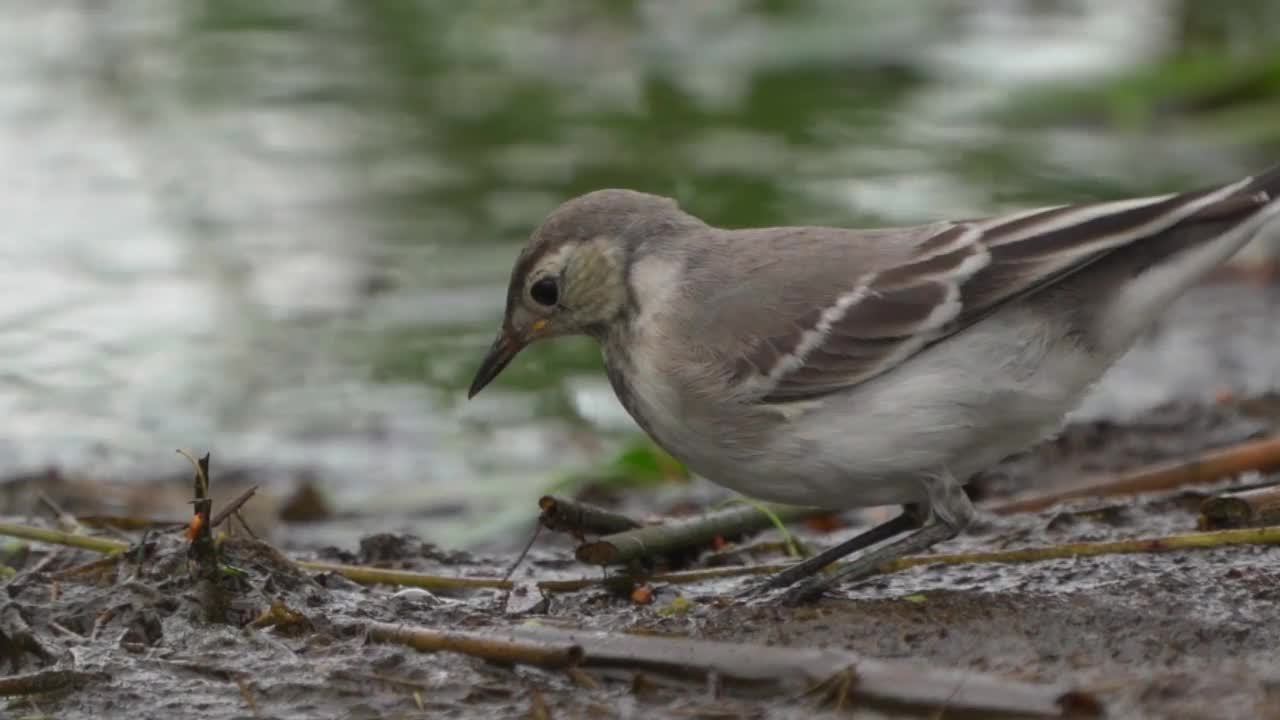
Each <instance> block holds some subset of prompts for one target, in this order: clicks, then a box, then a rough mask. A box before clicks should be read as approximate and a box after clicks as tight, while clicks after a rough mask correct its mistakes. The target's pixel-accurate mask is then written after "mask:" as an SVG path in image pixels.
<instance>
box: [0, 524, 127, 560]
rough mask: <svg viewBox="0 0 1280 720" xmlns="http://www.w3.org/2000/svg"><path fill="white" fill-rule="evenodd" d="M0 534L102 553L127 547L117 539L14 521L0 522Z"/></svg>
mask: <svg viewBox="0 0 1280 720" xmlns="http://www.w3.org/2000/svg"><path fill="white" fill-rule="evenodd" d="M0 535H7V536H9V537H18V538H23V539H25V540H34V541H36V542H42V543H49V544H50V545H66V546H67V547H74V548H80V549H82V550H92V551H94V552H98V553H102V554H104V555H109V554H112V553H119V552H124V551H125V550H128V549H129V543H126V542H121V541H119V540H108V539H106V538H97V537H89V536H88V535H76V534H75V533H69V532H63V531H62V530H50V529H48V528H39V527H33V526H31V525H17V524H14V523H0Z"/></svg>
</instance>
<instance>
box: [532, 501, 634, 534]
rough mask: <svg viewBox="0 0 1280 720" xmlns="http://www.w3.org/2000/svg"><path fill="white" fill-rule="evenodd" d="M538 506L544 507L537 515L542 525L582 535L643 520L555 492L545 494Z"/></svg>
mask: <svg viewBox="0 0 1280 720" xmlns="http://www.w3.org/2000/svg"><path fill="white" fill-rule="evenodd" d="M538 507H540V508H542V515H541V516H540V517H539V518H538V519H539V520H540V521H541V523H542V526H543V527H545V528H546V529H548V530H554V531H556V532H567V533H570V534H572V535H573V536H574V537H576V538H579V539H581V538H582V537H583V536H584V535H586V534H591V535H612V534H614V533H620V532H624V531H626V530H631V529H634V528H638V527H640V523H638V522H636V521H635V520H632V519H631V518H629V517H627V516H626V515H621V514H619V513H615V512H612V511H609V510H605V509H604V508H599V507H596V506H595V505H588V504H587V503H582V502H578V501H577V500H570V499H568V498H562V497H556V496H555V495H543V496H542V497H541V498H540V499H539V500H538Z"/></svg>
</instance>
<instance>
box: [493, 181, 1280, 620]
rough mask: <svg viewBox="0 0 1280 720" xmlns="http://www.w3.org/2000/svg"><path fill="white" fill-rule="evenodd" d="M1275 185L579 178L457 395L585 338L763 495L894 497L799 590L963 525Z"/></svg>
mask: <svg viewBox="0 0 1280 720" xmlns="http://www.w3.org/2000/svg"><path fill="white" fill-rule="evenodd" d="M1206 184H1207V183H1206ZM1278 194H1280V165H1278V166H1275V167H1273V168H1271V169H1269V170H1267V171H1264V172H1262V173H1259V174H1257V175H1254V176H1249V177H1244V178H1242V179H1238V180H1235V181H1233V182H1228V183H1225V184H1218V185H1213V186H1209V187H1201V188H1200V189H1196V190H1190V191H1183V192H1175V193H1171V194H1165V195H1158V196H1150V197H1138V198H1128V199H1122V200H1108V201H1096V202H1075V203H1068V204H1063V205H1056V206H1049V207H1039V208H1031V209H1026V210H1020V211H1017V212H1012V213H1003V214H1001V213H997V214H992V215H990V216H987V217H979V218H977V219H969V220H934V221H930V222H925V223H922V224H917V225H901V226H892V227H873V228H864V229H856V228H839V227H819V226H785V227H766V228H723V227H717V226H713V225H710V224H708V223H706V222H704V221H703V220H701V219H699V218H698V217H696V216H694V215H692V214H690V213H688V212H686V211H685V210H683V209H682V208H681V207H680V205H679V203H678V202H677V201H676V200H674V199H672V198H668V197H664V196H660V195H655V194H650V193H646V192H640V191H636V190H629V189H617V188H611V189H602V190H596V191H592V192H589V193H587V194H584V195H580V196H578V197H575V198H572V199H570V200H567V201H565V202H564V203H563V204H561V205H560V206H559V207H557V208H555V209H554V210H552V211H551V212H550V214H549V215H547V216H546V217H545V219H543V221H542V222H541V224H540V225H538V226H537V227H536V229H534V231H533V232H532V234H531V236H530V238H529V240H528V242H527V243H526V244H525V246H524V247H523V249H522V250H521V251H520V252H519V255H518V256H517V258H516V260H515V262H514V266H513V268H512V270H511V275H510V281H509V283H508V286H507V293H506V304H505V309H504V312H503V319H502V323H501V327H500V330H499V332H498V334H497V337H496V338H495V339H494V341H493V343H492V344H491V346H490V347H489V349H488V351H487V353H486V354H485V355H484V357H483V359H482V360H481V362H480V365H479V368H478V370H477V372H476V374H475V378H474V381H473V382H472V384H471V387H470V389H469V391H468V398H471V397H474V396H475V395H476V394H477V393H479V392H480V391H481V390H482V389H484V388H485V387H486V386H487V385H489V384H490V383H491V382H492V381H493V380H494V379H495V378H496V377H497V376H498V375H499V374H500V373H501V372H502V370H503V369H504V368H505V367H507V365H508V364H509V363H510V362H511V361H512V360H513V358H515V357H516V355H517V354H518V353H519V352H520V351H521V350H522V349H523V348H525V347H526V346H528V345H529V344H530V343H533V342H539V341H543V340H548V339H551V338H556V337H560V336H566V335H586V336H589V337H592V338H594V339H595V340H596V341H598V343H599V345H600V347H601V350H602V352H603V356H604V365H605V371H606V374H607V376H608V379H609V382H610V384H611V386H612V388H613V390H614V392H615V393H616V395H617V397H618V400H619V401H620V403H621V405H622V406H623V407H624V408H625V409H626V411H627V412H628V413H629V414H630V416H631V417H632V418H633V419H634V420H635V422H636V424H637V425H638V426H639V427H640V428H641V429H642V430H643V431H645V432H646V433H647V434H648V435H649V436H650V437H651V438H652V439H653V441H654V442H655V443H656V444H657V445H658V446H660V447H662V448H663V449H664V450H666V451H667V452H669V453H670V454H671V455H672V456H674V457H675V458H676V459H678V460H680V461H681V462H682V463H684V464H685V465H686V466H687V467H688V468H689V469H690V470H691V471H693V472H695V473H696V474H698V475H701V476H703V477H705V478H707V479H709V480H711V481H712V482H714V483H717V484H720V485H722V486H725V487H727V488H730V489H732V490H736V491H738V492H740V493H742V494H744V495H747V496H750V497H753V498H757V499H760V500H766V501H773V502H779V503H790V504H797V505H805V506H813V507H819V508H825V509H829V510H832V511H840V510H846V509H852V508H860V507H871V506H884V505H890V506H893V505H897V506H901V507H902V513H901V514H899V515H898V516H896V517H895V518H894V519H892V520H889V521H887V522H885V523H883V524H882V525H880V526H877V527H874V528H872V529H870V530H868V531H866V532H864V533H863V534H861V535H858V536H856V537H854V538H852V539H850V540H849V541H847V542H844V543H841V544H839V545H837V546H835V547H832V548H830V549H828V550H827V551H825V552H823V553H820V554H818V555H816V556H814V557H812V558H810V559H809V560H807V561H804V562H801V563H797V564H795V565H793V566H791V567H789V568H788V569H787V570H784V571H783V572H781V573H779V574H778V575H775V576H773V577H771V578H769V579H767V580H766V581H765V583H764V584H763V585H762V586H760V588H759V591H760V592H765V591H767V590H768V591H771V590H775V589H781V588H786V590H785V594H783V595H782V596H781V600H782V601H785V602H801V601H805V600H809V599H812V598H815V597H818V596H820V595H821V594H822V593H823V592H825V591H826V590H828V589H830V588H831V587H833V586H834V585H835V584H837V583H845V582H852V581H854V580H857V579H859V578H861V577H865V576H867V575H870V574H871V573H873V572H874V571H875V568H877V567H879V566H881V565H883V564H884V563H885V562H887V561H890V560H893V559H895V558H897V557H900V556H903V555H906V554H910V553H917V552H921V551H924V550H926V549H928V548H930V547H932V546H933V545H935V544H937V543H939V542H942V541H944V540H948V539H951V538H954V537H956V536H958V535H959V534H960V533H962V532H964V530H965V529H966V528H968V527H969V526H970V525H971V524H972V523H973V521H974V518H975V515H976V510H975V508H974V506H973V504H972V503H971V501H970V499H969V497H968V495H967V493H966V492H965V489H964V486H965V483H966V482H968V480H969V479H970V478H972V477H973V476H974V475H976V474H977V473H979V472H980V471H983V470H986V469H988V468H989V467H991V466H993V465H995V464H996V463H997V462H999V461H1000V460H1002V459H1004V458H1005V457H1008V456H1010V455H1013V454H1016V453H1018V452H1020V451H1023V450H1025V449H1027V448H1029V447H1032V446H1034V445H1035V444H1037V443H1039V442H1041V441H1043V440H1046V439H1049V438H1051V437H1053V436H1054V435H1055V434H1056V433H1058V432H1059V431H1060V430H1061V428H1062V426H1063V424H1064V422H1065V418H1066V417H1067V416H1068V414H1069V413H1070V412H1071V411H1072V410H1073V409H1075V408H1076V407H1077V406H1078V405H1079V404H1080V402H1081V401H1082V400H1083V399H1084V397H1085V396H1086V394H1087V393H1088V392H1089V391H1090V389H1091V388H1092V387H1093V386H1094V385H1095V384H1096V382H1097V381H1098V380H1099V379H1100V378H1101V377H1102V376H1103V374H1104V373H1105V371H1106V370H1107V369H1108V368H1109V367H1110V366H1111V365H1112V364H1113V363H1114V362H1115V361H1116V360H1118V359H1119V358H1120V357H1121V356H1122V355H1123V354H1124V353H1125V352H1126V351H1127V350H1128V349H1129V348H1130V347H1131V346H1133V345H1134V344H1135V342H1136V341H1137V340H1138V338H1139V337H1141V336H1142V334H1143V333H1144V331H1145V330H1147V329H1148V328H1149V327H1151V326H1152V325H1153V324H1154V322H1155V321H1156V320H1157V319H1158V318H1159V316H1160V314H1161V313H1162V311H1163V310H1164V309H1165V308H1166V307H1167V306H1168V305H1169V304H1170V302H1171V301H1173V300H1174V299H1175V298H1176V297H1178V296H1179V295H1180V294H1182V293H1183V292H1184V291H1185V290H1187V289H1188V288H1190V287H1192V286H1193V285H1195V284H1197V283H1198V282H1199V281H1200V280H1201V279H1202V278H1204V277H1205V276H1206V275H1207V274H1209V273H1210V272H1212V271H1213V270H1215V269H1216V268H1217V267H1218V266H1220V265H1221V264H1223V263H1224V262H1226V261H1227V260H1228V259H1229V258H1230V257H1231V256H1232V255H1234V254H1235V253H1236V251H1237V250H1239V249H1240V248H1241V247H1243V246H1244V245H1246V244H1248V243H1249V242H1250V241H1251V240H1253V239H1254V238H1255V237H1257V236H1259V235H1260V234H1262V233H1268V234H1269V233H1272V232H1275V231H1276V230H1277V229H1280V222H1273V220H1275V218H1276V217H1277V215H1280V203H1278V202H1275V198H1276V197H1277V195H1278ZM899 536H901V537H899ZM895 538H896V539H895ZM889 540H893V541H892V542H888V541H889ZM872 546H875V547H874V548H873V547H872ZM858 551H864V552H863V554H862V555H860V556H859V557H858V558H856V559H854V560H852V561H850V562H848V563H844V564H842V566H841V568H840V570H839V571H837V572H833V573H827V574H818V573H817V571H818V570H820V569H822V568H823V567H825V566H827V565H828V564H830V563H832V562H833V561H834V560H836V559H839V558H841V557H844V556H846V555H850V554H853V553H854V552H858Z"/></svg>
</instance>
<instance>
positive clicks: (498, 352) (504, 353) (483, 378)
mask: <svg viewBox="0 0 1280 720" xmlns="http://www.w3.org/2000/svg"><path fill="white" fill-rule="evenodd" d="M527 344H528V341H527V340H525V339H523V338H521V337H518V336H517V334H516V333H515V332H512V331H511V330H509V329H507V328H503V329H502V330H501V331H500V332H499V333H498V337H497V338H496V339H495V340H494V341H493V344H492V345H490V346H489V352H487V353H485V354H484V359H483V360H481V361H480V369H478V370H476V377H475V379H474V380H472V381H471V389H470V390H468V391H467V399H468V400H470V399H471V398H473V397H475V396H476V393H479V392H480V391H481V390H483V389H484V387H485V386H486V385H488V384H489V383H491V382H493V379H494V378H496V377H498V373H501V372H502V370H503V368H505V367H506V366H507V364H508V363H510V362H511V360H512V359H513V358H514V357H515V356H516V355H518V354H519V353H520V351H521V350H523V349H524V346H525V345H527Z"/></svg>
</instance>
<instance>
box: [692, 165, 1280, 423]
mask: <svg viewBox="0 0 1280 720" xmlns="http://www.w3.org/2000/svg"><path fill="white" fill-rule="evenodd" d="M1268 183H1269V184H1270V185H1274V184H1275V179H1274V178H1272V179H1271V180H1269V181H1268ZM1259 187H1260V186H1259V185H1258V183H1257V182H1256V181H1254V180H1253V179H1252V178H1246V179H1244V180H1242V181H1240V182H1237V183H1232V184H1230V185H1225V186H1219V187H1216V188H1212V189H1208V190H1201V191H1196V192H1188V193H1180V194H1174V195H1166V196H1161V197H1150V198H1142V199H1136V200H1126V201H1121V202H1108V203H1099V204H1089V205H1071V206H1061V207H1052V208H1042V209H1038V210H1032V211H1027V212H1022V213H1018V214H1013V215H1006V216H1001V217H992V218H987V219H982V220H975V221H971V222H957V223H942V224H938V225H934V226H929V227H927V228H914V229H904V230H900V231H896V232H894V231H871V232H861V233H858V232H854V231H822V230H820V229H816V228H808V229H805V228H796V229H794V231H795V232H794V233H791V234H788V233H787V232H782V233H779V232H777V231H775V232H773V233H771V234H769V235H767V236H766V235H764V234H761V235H760V236H759V237H757V238H756V239H755V240H754V241H755V242H774V243H781V245H782V246H781V247H778V248H775V252H771V253H749V254H747V253H739V254H740V255H742V256H746V255H750V256H751V257H755V258H760V257H764V256H769V257H771V258H773V259H771V260H755V261H752V262H755V263H756V264H755V265H744V263H745V262H748V261H743V260H738V261H735V262H734V263H733V264H734V267H735V274H736V276H737V277H736V278H735V279H734V282H732V283H731V285H732V287H730V288H726V289H725V290H723V291H722V292H721V293H720V295H721V297H708V298H702V300H703V303H702V306H701V307H702V308H703V309H702V310H701V311H700V313H701V320H702V322H701V323H699V325H700V326H701V327H702V328H703V330H704V332H705V334H704V335H703V342H704V344H706V343H707V340H711V341H712V343H715V344H717V347H718V348H719V350H717V351H715V352H718V353H719V357H718V362H719V366H720V367H723V368H725V375H726V377H725V380H726V381H728V382H730V383H732V384H733V385H735V386H736V387H738V388H741V389H743V390H744V391H745V392H743V393H742V397H743V398H744V399H747V400H750V401H754V402H762V403H787V402H792V401H798V400H805V399H811V398H815V397H820V396H822V395H825V394H828V393H832V392H837V391H840V390H844V389H847V388H849V387H851V386H854V385H857V384H859V383H862V382H865V381H867V380H869V379H871V378H873V377H876V376H877V375H880V374H882V373H884V372H886V371H888V370H890V369H891V368H893V367H894V366H896V365H898V364H899V363H902V362H903V361H904V360H906V359H907V358H909V357H911V356H912V355H914V354H916V353H917V352H919V351H920V350H922V349H923V348H925V347H927V346H929V345H930V344H932V343H934V342H937V341H938V340H940V339H942V338H944V337H946V336H947V335H950V334H952V333H955V332H957V331H958V330H960V329H962V328H964V327H966V326H968V325H970V324H972V323H973V322H975V321H977V320H978V319H980V318H982V317H984V316H985V315H986V314H988V313H990V312H992V311H993V310H995V309H996V308H998V307H1000V306H1001V305H1003V304H1004V303H1007V302H1009V301H1010V300H1013V299H1015V298H1019V297H1023V296H1025V295H1026V294H1028V293H1032V292H1035V291H1036V290H1039V289H1041V288H1044V287H1046V286H1048V285H1050V284H1052V283H1054V282H1057V281H1058V280H1060V279H1062V278H1064V277H1066V276H1067V275H1069V274H1071V273H1073V272H1075V271H1077V270H1080V269H1081V268H1083V267H1085V266H1087V265H1089V264H1090V263H1091V262H1093V261H1095V260H1097V259H1099V258H1101V257H1103V256H1105V255H1106V254H1107V253H1109V252H1110V251H1112V250H1115V249H1117V248H1120V247H1123V246H1125V245H1128V244H1130V243H1133V242H1137V241H1140V240H1142V239H1144V238H1149V237H1152V236H1154V235H1157V234H1159V233H1163V232H1166V231H1168V230H1169V229H1170V228H1173V227H1175V226H1178V225H1181V224H1183V223H1187V222H1198V221H1207V220H1232V219H1234V218H1237V217H1238V218H1241V219H1243V218H1244V217H1247V216H1248V215H1249V214H1252V213H1253V212H1254V211H1256V210H1257V209H1259V208H1261V207H1262V206H1264V205H1266V204H1267V203H1268V202H1269V201H1270V197H1269V196H1268V195H1267V193H1266V192H1263V191H1260V190H1258V188H1259ZM778 258H782V259H778ZM792 260H794V261H795V262H792ZM732 294H738V295H751V296H753V297H752V298H751V299H752V302H750V303H744V302H723V301H724V300H726V299H728V297H727V296H728V295H732ZM743 307H753V308H756V309H758V310H759V312H753V313H751V314H750V315H749V316H745V315H744V314H743V313H741V308H743ZM717 334H719V338H720V340H722V341H723V342H720V341H717V340H715V338H716V337H717Z"/></svg>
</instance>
